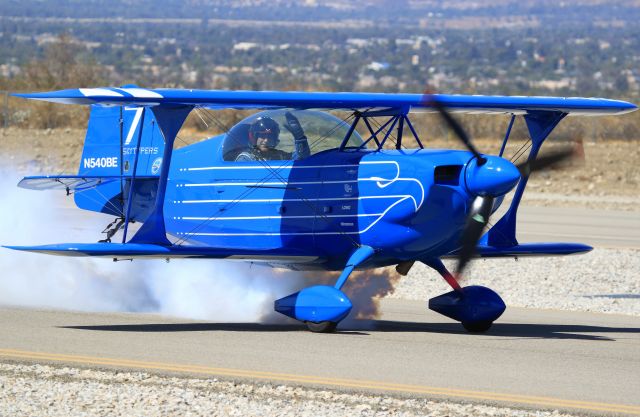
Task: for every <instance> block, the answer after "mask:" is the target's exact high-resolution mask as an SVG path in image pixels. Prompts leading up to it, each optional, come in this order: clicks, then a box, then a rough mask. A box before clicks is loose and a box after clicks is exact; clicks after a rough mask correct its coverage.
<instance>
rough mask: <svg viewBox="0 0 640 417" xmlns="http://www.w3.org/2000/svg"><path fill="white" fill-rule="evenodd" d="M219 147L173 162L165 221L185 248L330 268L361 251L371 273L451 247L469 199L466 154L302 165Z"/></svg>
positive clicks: (192, 149) (313, 159) (329, 157)
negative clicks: (241, 158) (260, 254)
mask: <svg viewBox="0 0 640 417" xmlns="http://www.w3.org/2000/svg"><path fill="white" fill-rule="evenodd" d="M220 146H221V137H216V138H212V139H209V140H206V141H203V142H200V143H197V144H195V145H191V146H187V147H185V148H182V149H179V150H176V151H175V153H174V156H173V160H172V163H171V171H170V175H169V183H168V188H167V197H166V200H165V201H166V203H165V219H166V220H165V221H166V225H167V231H168V233H170V234H172V235H174V236H176V237H178V238H180V239H183V240H184V241H185V242H186V243H193V244H198V245H206V246H211V247H223V248H229V249H238V250H247V249H251V250H265V251H268V250H277V251H278V252H280V253H284V252H286V253H290V254H291V257H292V259H295V258H296V257H307V258H309V259H317V260H318V263H315V264H314V263H313V262H312V263H311V264H309V265H308V267H315V268H317V267H320V268H329V269H333V268H336V269H341V268H343V267H344V262H345V259H346V258H348V257H349V255H350V254H351V253H352V252H353V250H354V248H355V247H357V246H358V245H361V244H364V245H369V246H371V247H373V248H376V250H377V252H376V256H374V257H373V258H372V260H371V262H370V263H369V264H367V265H368V266H372V265H387V264H392V263H397V262H398V261H401V260H409V259H424V258H430V257H434V256H441V255H443V254H446V253H448V252H450V251H451V250H453V249H455V248H456V247H457V242H458V238H459V233H460V231H461V229H462V227H463V226H464V222H465V218H466V215H467V205H468V204H469V202H470V199H471V198H472V196H471V195H470V194H469V192H468V191H467V189H466V187H465V185H464V182H465V181H464V172H465V171H464V166H465V165H466V164H467V163H468V162H469V161H470V160H471V158H472V155H471V154H470V153H469V152H465V151H451V150H403V151H391V150H389V151H386V150H385V151H380V152H372V151H368V150H344V151H339V150H338V149H334V150H328V151H324V152H320V153H318V154H315V155H312V156H310V157H308V158H306V159H304V160H301V161H252V162H229V161H224V160H222V158H221V152H220ZM436 167H440V168H438V169H436ZM442 167H444V168H442ZM286 263H287V262H286V261H285V260H283V264H286Z"/></svg>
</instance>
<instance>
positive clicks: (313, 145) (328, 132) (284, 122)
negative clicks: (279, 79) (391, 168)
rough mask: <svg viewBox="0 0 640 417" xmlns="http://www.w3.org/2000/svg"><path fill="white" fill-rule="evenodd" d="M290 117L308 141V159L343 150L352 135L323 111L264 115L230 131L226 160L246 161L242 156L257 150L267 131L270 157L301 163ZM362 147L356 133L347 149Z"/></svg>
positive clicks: (226, 141)
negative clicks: (345, 140)
mask: <svg viewBox="0 0 640 417" xmlns="http://www.w3.org/2000/svg"><path fill="white" fill-rule="evenodd" d="M287 113H289V114H290V116H291V115H292V116H294V118H295V119H297V120H298V121H299V124H300V127H301V128H302V133H303V134H304V136H305V137H306V138H307V143H308V145H309V151H310V152H309V155H313V154H316V153H318V152H322V151H324V150H327V149H336V148H338V147H340V144H341V143H342V140H343V139H344V137H345V136H346V135H347V133H348V132H349V128H350V124H349V123H347V122H345V121H343V120H342V119H340V118H338V117H336V116H334V115H332V114H329V113H325V112H321V111H315V110H292V109H278V110H267V111H262V112H259V113H256V114H254V115H251V116H249V117H247V118H246V119H244V120H242V121H241V122H240V123H238V124H236V125H235V126H233V127H232V128H231V130H229V132H228V133H227V135H226V137H225V140H224V144H223V148H222V152H223V156H224V160H225V161H235V160H246V159H245V158H243V155H244V154H251V153H252V152H255V150H256V146H257V144H256V138H255V137H256V136H258V134H257V133H260V132H261V131H262V130H264V129H267V128H269V129H268V130H269V132H270V134H271V135H272V136H273V137H272V138H271V140H270V141H269V147H270V150H269V154H270V155H277V158H276V157H274V158H273V159H300V158H299V157H298V158H296V154H297V153H296V145H295V142H294V136H293V134H292V133H291V131H290V128H291V126H290V120H291V117H290V116H289V118H287ZM288 119H289V121H288ZM274 122H275V123H274ZM294 133H295V129H294ZM362 143H363V140H362V138H361V137H360V135H359V134H358V132H356V131H354V132H353V133H352V134H351V138H350V139H349V142H348V143H347V146H348V147H359V146H360V145H362ZM259 144H260V142H258V145H259ZM305 156H306V155H305ZM248 159H251V158H248Z"/></svg>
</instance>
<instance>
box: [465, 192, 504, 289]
mask: <svg viewBox="0 0 640 417" xmlns="http://www.w3.org/2000/svg"><path fill="white" fill-rule="evenodd" d="M493 201H494V198H493V197H490V196H486V197H482V196H480V197H476V199H475V200H473V206H472V207H471V211H470V212H469V217H467V222H466V224H465V227H464V231H463V232H462V239H461V242H460V243H461V248H460V251H459V252H458V265H457V266H456V273H455V276H456V277H457V278H460V277H461V276H462V271H464V268H465V267H466V266H467V264H468V263H469V261H470V260H471V258H472V257H473V255H474V253H475V250H476V246H477V244H478V241H479V240H480V237H481V236H482V231H483V230H484V228H485V226H486V225H487V223H488V222H489V216H490V215H491V209H492V208H493Z"/></svg>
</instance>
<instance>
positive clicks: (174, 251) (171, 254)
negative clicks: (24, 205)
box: [4, 243, 318, 264]
mask: <svg viewBox="0 0 640 417" xmlns="http://www.w3.org/2000/svg"><path fill="white" fill-rule="evenodd" d="M4 247H5V248H8V249H13V250H19V251H26V252H36V253H44V254H48V255H59V256H78V257H82V256H98V257H106V258H127V259H129V258H162V259H164V258H209V259H231V260H253V261H256V262H265V263H269V262H274V263H277V262H286V263H291V264H294V263H311V262H315V261H317V260H318V257H317V256H308V255H305V254H303V253H300V254H299V255H296V254H292V253H291V251H290V250H289V251H287V252H286V253H285V252H284V251H276V250H263V251H256V250H237V249H234V250H230V249H225V248H211V247H205V246H190V245H172V246H162V245H154V244H147V243H55V244H51V245H40V246H4Z"/></svg>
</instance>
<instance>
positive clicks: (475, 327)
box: [462, 321, 493, 333]
mask: <svg viewBox="0 0 640 417" xmlns="http://www.w3.org/2000/svg"><path fill="white" fill-rule="evenodd" d="M492 324H493V322H492V321H463V322H462V326H463V327H464V328H465V329H466V330H467V331H468V332H469V333H484V332H486V331H487V330H489V328H490V327H491V325H492Z"/></svg>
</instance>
